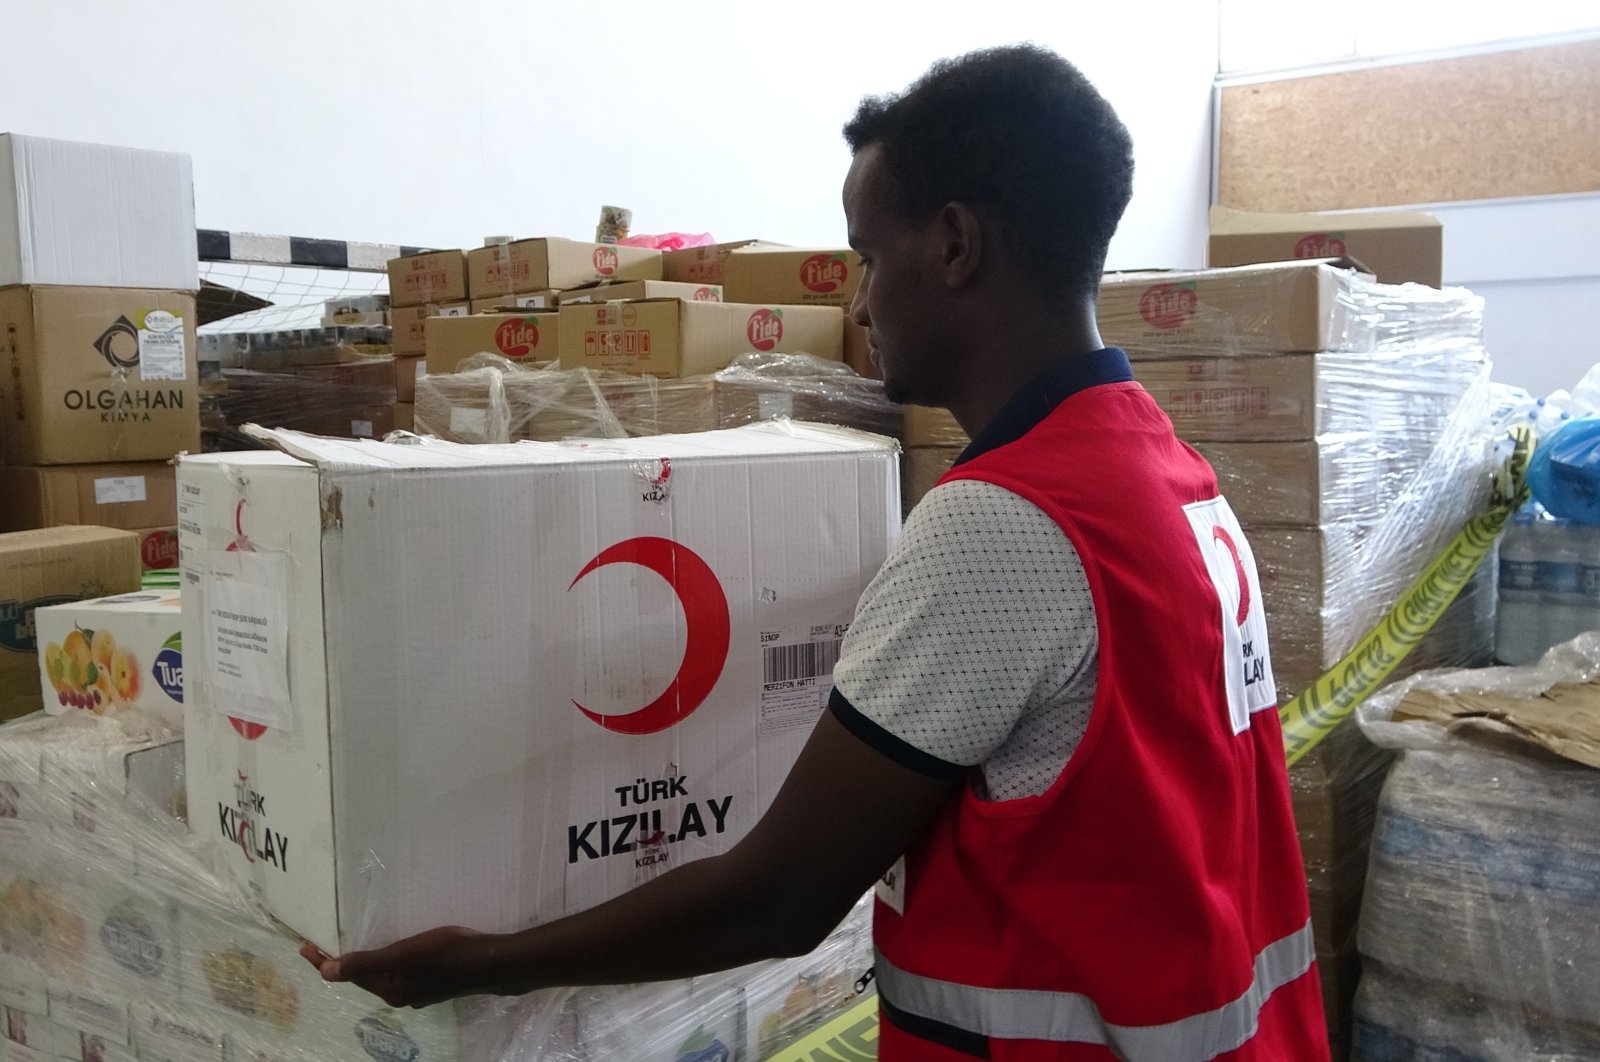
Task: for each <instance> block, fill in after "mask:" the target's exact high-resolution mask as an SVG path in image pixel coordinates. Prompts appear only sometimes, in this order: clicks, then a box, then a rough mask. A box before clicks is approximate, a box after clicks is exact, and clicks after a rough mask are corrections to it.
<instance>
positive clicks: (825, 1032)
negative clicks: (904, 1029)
mask: <svg viewBox="0 0 1600 1062" xmlns="http://www.w3.org/2000/svg"><path fill="white" fill-rule="evenodd" d="M877 1057H878V996H877V993H873V994H872V995H869V996H867V997H866V998H865V999H863V1000H862V1001H861V1002H859V1003H857V1004H856V1005H855V1006H853V1007H851V1008H850V1009H849V1010H847V1011H845V1012H844V1013H843V1014H841V1015H839V1016H838V1017H837V1018H835V1019H833V1020H832V1021H830V1022H829V1023H828V1024H826V1025H824V1026H823V1027H822V1028H820V1029H818V1030H817V1031H816V1032H814V1033H812V1034H811V1035H810V1036H807V1037H805V1038H804V1039H802V1040H796V1041H795V1042H794V1043H792V1044H790V1045H789V1046H788V1047H785V1048H784V1049H783V1050H782V1051H779V1052H778V1053H777V1054H775V1055H768V1056H767V1057H766V1060H765V1062H874V1060H875V1059H876V1058H877Z"/></svg>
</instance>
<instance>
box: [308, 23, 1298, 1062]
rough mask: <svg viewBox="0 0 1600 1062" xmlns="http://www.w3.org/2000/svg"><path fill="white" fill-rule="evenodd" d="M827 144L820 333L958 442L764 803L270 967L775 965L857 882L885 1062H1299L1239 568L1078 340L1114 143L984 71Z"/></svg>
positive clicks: (1239, 545) (388, 976)
mask: <svg viewBox="0 0 1600 1062" xmlns="http://www.w3.org/2000/svg"><path fill="white" fill-rule="evenodd" d="M845 135H846V138H847V139H848V141H849V142H850V146H851V148H852V150H853V151H854V153H855V159H854V162H853V164H852V166H851V168H850V173H849V175H848V177H847V179H846V181H845V186H844V207H845V214H846V217H847V219H848V222H849V229H850V242H851V244H852V246H854V247H855V248H856V249H857V250H858V251H859V252H860V253H861V256H862V260H863V268H864V277H863V280H862V284H861V288H860V291H859V293H858V294H857V296H856V299H855V303H854V305H853V306H852V307H851V315H852V317H853V318H854V319H855V320H856V321H857V322H859V323H860V324H862V325H865V326H866V327H867V328H868V330H869V336H870V344H871V348H872V352H873V357H874V359H875V360H876V361H877V363H878V365H879V366H880V367H881V369H882V371H883V376H884V382H885V387H886V390H887V391H888V393H889V395H890V396H891V397H893V398H894V399H896V400H898V401H903V402H917V403H922V404H927V405H936V406H943V407H945V408H947V409H949V410H950V411H951V412H952V413H953V414H954V416H955V418H956V419H957V420H958V421H959V422H960V423H961V425H962V427H963V428H965V429H966V431H967V432H968V433H969V434H970V435H971V436H972V439H973V443H972V445H971V446H970V447H969V448H968V449H967V451H966V452H965V453H964V454H963V455H962V458H961V460H960V461H959V462H958V463H957V465H956V467H955V468H954V469H953V470H952V471H951V473H950V474H949V475H948V476H947V477H945V479H944V480H943V481H942V482H941V484H940V485H939V486H937V487H935V488H934V490H932V491H931V492H930V493H929V494H928V496H927V497H926V498H925V499H924V500H923V502H922V503H921V504H920V505H919V506H918V507H917V509H916V510H915V511H914V512H913V513H912V514H911V516H910V518H909V520H908V521H907V524H906V527H905V533H904V536H903V539H902V541H901V543H900V545H899V546H898V547H897V549H896V551H895V552H894V554H893V555H892V556H891V557H890V558H889V560H888V561H887V563H886V564H885V566H884V568H883V570H882V571H881V572H880V573H879V574H878V576H877V577H876V578H875V579H874V580H873V582H872V584H871V585H870V586H869V587H868V589H867V591H866V593H865V594H864V595H863V597H862V600H861V603H860V605H859V607H858V609H857V613H856V618H855V622H854V624H853V625H852V627H851V629H850V633H849V636H848V637H847V639H846V641H845V644H844V651H843V656H842V658H841V659H840V661H839V664H838V667H837V669H836V672H835V683H836V689H835V692H834V695H833V698H832V702H831V705H830V710H829V712H828V713H826V714H825V715H824V716H823V718H822V719H821V720H820V721H819V723H818V725H817V728H816V730H815V732H814V734H813V735H812V737H811V739H810V741H809V743H808V744H807V746H806V749H805V751H804V752H803V754H802V755H801V757H800V759H799V761H798V763H797V764H796V766H795V768H794V770H793V772H792V774H791V775H790V777H789V778H788V780H787V781H786V783H785V785H784V786H783V788H782V790H781V791H780V792H779V794H778V796H777V798H776V799H775V801H774V803H773V806H772V808H771V810H770V811H769V812H768V813H767V815H766V816H765V817H764V818H763V819H762V821H761V822H760V823H759V824H758V825H757V826H756V827H755V829H754V830H753V832H752V833H751V834H750V835H749V836H748V837H747V838H746V839H745V840H744V841H742V842H741V843H740V844H738V845H737V846H736V847H735V848H734V849H733V850H732V851H730V852H729V853H728V854H726V855H724V856H721V857H717V858H712V859H705V860H702V861H699V862H696V863H692V864H689V865H686V866H684V867H681V868H679V869H677V870H675V871H673V872H671V873H669V874H666V875H664V876H662V877H661V878H659V879H657V880H655V881H653V882H651V883H650V884H648V885H646V886H644V887H642V888H640V889H637V890H635V891H634V892H632V893H629V894H627V895H625V896H622V897H620V898H618V899H616V900H613V901H611V902H609V903H606V904H603V905H601V906H599V907H596V908H594V909H592V910H590V911H587V912H584V913H582V914H579V915H576V916H573V917H571V918H567V919H563V920H561V921H559V922H556V923H553V924H550V925H545V926H540V927H537V928H535V929H531V930H527V931H525V932H522V933H518V934H514V935H507V936H483V935H478V934H474V933H471V932H470V931H467V930H463V929H457V928H452V929H442V930H435V931H433V932H431V933H427V934H423V935H422V936H420V937H416V938H412V939H411V940H407V941H402V942H400V943H398V944H396V945H394V946H392V947H390V948H386V949H383V950H382V951H379V952H373V953H365V954H357V955H350V956H345V957H343V958H341V959H329V958H327V957H326V956H322V955H320V954H318V953H316V952H315V949H311V948H308V949H307V957H308V958H310V959H311V960H312V961H313V962H317V963H318V964H319V965H320V967H321V969H322V972H323V974H324V975H325V976H327V977H328V978H329V979H331V980H349V981H354V982H355V983H357V984H359V985H361V986H363V987H367V988H370V989H371V990H372V991H374V992H376V993H378V994H379V995H381V996H384V997H385V998H386V999H388V1000H389V1001H390V1002H391V1003H393V1004H423V1003H429V1002H433V1001H436V1000H439V999H443V998H447V997H449V996H453V995H460V994H468V993H476V992H503V993H521V992H526V991H529V990H532V989H535V988H540V987H546V986H552V985H569V984H592V983H612V982H633V981H645V980H656V979H665V978H676V977H685V976H690V975H694V974H700V973H705V972H708V971H712V970H716V969H721V968H726V967H730V966H734V965H738V964H741V963H745V962H750V961H753V960H757V959H762V958H767V957H771V956H780V955H797V954H803V953H805V952H806V951H808V950H810V949H811V948H813V947H814V946H816V944H817V943H818V942H820V941H821V940H822V938H823V937H824V936H825V935H826V934H827V933H828V932H829V930H831V929H832V928H833V927H834V926H835V925H836V924H837V923H838V922H839V920H840V919H841V918H842V917H843V916H844V914H845V913H846V912H847V911H848V910H849V908H850V906H851V904H852V903H853V901H854V900H855V899H856V898H857V897H858V896H860V895H861V893H862V892H864V891H865V890H866V889H867V888H869V887H870V886H871V885H872V884H873V883H874V882H875V881H878V880H879V879H880V878H883V879H884V881H883V882H882V883H880V885H879V888H878V894H879V901H878V904H877V908H876V915H875V938H876V944H877V949H878V961H877V966H876V970H877V976H878V984H879V988H880V996H881V1000H882V1010H883V1016H884V1019H885V1021H884V1025H883V1028H882V1033H881V1037H882V1039H881V1041H880V1057H881V1058H883V1059H885V1060H888V1062H894V1060H911V1059H915V1060H918V1062H939V1060H944V1059H949V1060H955V1059H965V1058H993V1059H1007V1060H1009V1059H1018V1060H1021V1059H1060V1060H1075V1059H1110V1058H1123V1059H1135V1060H1152V1062H1154V1060H1161V1062H1189V1060H1193V1062H1203V1060H1207V1059H1213V1058H1221V1059H1229V1060H1236V1062H1243V1060H1247V1059H1248V1060H1255V1059H1274V1060H1291V1059H1292V1060H1295V1062H1306V1060H1310V1062H1317V1060H1320V1059H1325V1058H1327V1056H1328V1048H1327V1043H1326V1039H1325V1037H1324V1035H1323V1032H1322V1029H1323V1024H1322V1022H1323V1019H1322V1012H1321V1001H1320V995H1319V991H1318V985H1317V980H1316V973H1315V970H1314V969H1313V961H1312V960H1313V949H1312V945H1311V930H1310V924H1309V913H1308V908H1307V902H1306V892H1305V884H1304V879H1303V876H1302V872H1301V867H1300V857H1299V850H1298V845H1297V843H1296V837H1295V832H1294V826H1293V822H1292V819H1291V817H1290V810H1289V801H1288V791H1287V781H1286V775H1285V767H1284V758H1283V746H1282V737H1281V734H1280V732H1279V729H1278V722H1277V717H1276V713H1275V712H1273V711H1271V710H1270V709H1271V708H1272V707H1273V694H1272V681H1271V670H1270V663H1269V662H1268V661H1267V654H1266V638H1265V629H1264V626H1263V621H1262V620H1261V607H1260V592H1259V586H1258V585H1257V583H1256V576H1255V568H1254V562H1253V560H1252V559H1251V555H1250V553H1249V548H1248V545H1247V544H1246V543H1245V542H1244V540H1243V535H1242V534H1241V533H1240V532H1239V530H1238V525H1237V522H1236V521H1235V520H1234V518H1233V514H1232V513H1231V512H1230V511H1229V510H1228V508H1227V504H1226V502H1224V501H1222V500H1221V499H1220V498H1219V497H1218V495H1217V488H1216V481H1215V478H1214V476H1213V475H1212V473H1211V470H1210V468H1209V467H1207V466H1206V464H1205V463H1204V461H1202V460H1201V459H1200V458H1199V457H1198V455H1196V454H1195V453H1194V451H1192V450H1190V449H1189V448H1188V447H1186V446H1184V445H1183V444H1182V443H1180V442H1178V441H1177V440H1176V439H1175V438H1174V437H1173V434H1172V427H1171V424H1170V422H1169V421H1168V420H1167V419H1166V417H1165V416H1164V415H1163V414H1162V413H1161V411H1160V410H1159V408H1157V407H1156V405H1155V404H1154V402H1153V401H1152V400H1151V399H1150V397H1149V395H1148V394H1146V393H1145V392H1144V390H1143V389H1142V388H1140V387H1139V385H1138V384H1137V383H1135V382H1133V377H1132V373H1131V371H1130V368H1129V365H1128V361H1127V359H1126V357H1125V356H1124V355H1123V354H1122V353H1121V352H1120V351H1117V350H1108V349H1104V348H1103V346H1102V344H1101V341H1100V336H1099V334H1098V331H1097V329H1096V326H1095V314H1094V300H1095V295H1096V293H1097V287H1098V280H1099V276H1100V272H1101V270H1102V268H1103V266H1104V261H1105V254H1106V247H1107V244H1108V243H1109V241H1110V239H1111V236H1112V233H1113V232H1114V231H1115V229H1116V226H1117V223H1118V221H1119V220H1120V218H1121V215H1122V211H1123V209H1124V207H1125V206H1126V205H1127V202H1128V199H1129V196H1130V194H1131V185H1132V158H1131V152H1132V148H1131V144H1130V142H1129V139H1128V135H1127V132H1126V130H1125V129H1124V128H1123V126H1122V124H1121V122H1119V121H1118V120H1117V118H1116V116H1115V114H1114V113H1113V112H1112V110H1111V108H1110V107H1109V105H1108V104H1107V103H1106V102H1105V101H1104V100H1103V99H1102V98H1101V97H1100V96H1099V95H1098V94H1097V93H1096V92H1095V91H1094V89H1093V88H1092V87H1091V86H1090V85H1089V83H1088V82H1087V81H1086V80H1085V79H1084V78H1083V77H1082V75H1081V74H1079V73H1078V72H1077V70H1075V69H1074V68H1073V67H1071V66H1070V65H1069V64H1067V63H1066V62H1065V61H1064V60H1062V59H1060V58H1059V57H1057V56H1055V55H1053V54H1052V53H1049V52H1046V51H1043V50H1040V49H1036V48H1031V47H1013V48H1002V49H996V50H993V51H988V52H980V53H975V54H973V55H969V56H966V57H964V58H961V59H957V60H953V61H949V62H944V63H940V64H938V65H936V66H935V67H934V68H933V69H932V70H931V71H930V72H929V73H928V74H927V75H926V76H925V77H924V78H923V79H922V80H921V81H919V82H918V83H917V84H916V85H914V86H912V87H911V88H910V89H909V90H908V91H907V92H906V93H905V94H904V95H903V96H900V97H898V98H891V99H885V100H868V101H867V102H865V103H864V104H863V105H862V107H861V109H860V111H859V112H858V113H857V115H856V117H855V119H854V120H853V121H852V122H851V123H850V124H849V125H848V126H847V127H846V130H845ZM891 867H892V868H893V869H892V870H891ZM886 872H888V873H887V875H886Z"/></svg>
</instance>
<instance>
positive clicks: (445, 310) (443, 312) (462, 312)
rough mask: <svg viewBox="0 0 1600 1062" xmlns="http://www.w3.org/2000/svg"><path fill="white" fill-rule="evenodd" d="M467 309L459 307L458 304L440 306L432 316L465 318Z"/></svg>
mask: <svg viewBox="0 0 1600 1062" xmlns="http://www.w3.org/2000/svg"><path fill="white" fill-rule="evenodd" d="M469 309H470V307H468V306H463V305H459V304H457V305H455V306H441V307H439V309H438V310H437V311H436V312H435V313H434V315H433V316H435V317H465V316H467V311H468V310H469Z"/></svg>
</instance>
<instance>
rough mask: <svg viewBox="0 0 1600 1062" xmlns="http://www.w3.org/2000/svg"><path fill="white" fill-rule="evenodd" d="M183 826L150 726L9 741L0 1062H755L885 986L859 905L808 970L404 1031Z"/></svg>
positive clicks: (447, 1011) (599, 994) (767, 970)
mask: <svg viewBox="0 0 1600 1062" xmlns="http://www.w3.org/2000/svg"><path fill="white" fill-rule="evenodd" d="M185 810H186V809H185V807H184V779H183V751H182V741H181V739H180V738H179V737H178V735H177V734H175V733H174V732H172V731H170V730H168V729H166V728H164V727H162V726H161V725H160V724H158V723H155V722H153V721H151V720H149V719H147V718H146V717H143V716H141V715H139V714H138V713H131V714H128V715H124V716H121V717H119V718H117V719H110V718H96V717H92V716H88V715H86V714H83V713H74V714H69V715H66V716H60V717H51V718H46V717H39V716H36V717H33V718H30V719H27V720H23V721H20V722H17V723H12V724H9V725H6V726H4V727H0V1058H7V1059H8V1060H10V1059H26V1060H28V1062H34V1060H35V1059H44V1060H54V1059H78V1060H82V1062H115V1060H132V1059H138V1060H141V1062H195V1060H204V1062H210V1060H215V1062H431V1060H438V1062H455V1060H458V1059H459V1060H463V1062H498V1060H506V1062H513V1060H515V1062H522V1060H545V1062H602V1060H606V1062H610V1060H618V1059H629V1060H640V1062H653V1060H656V1059H660V1060H662V1062H683V1060H686V1059H694V1060H696V1062H744V1060H748V1062H759V1060H760V1059H763V1058H765V1057H767V1055H769V1054H770V1053H772V1052H774V1051H777V1050H780V1049H781V1048H783V1047H785V1046H787V1045H788V1044H789V1043H792V1042H794V1041H795V1040H797V1039H799V1038H801V1037H803V1036H804V1035H806V1034H807V1033H809V1032H811V1031H812V1030H814V1029H815V1028H817V1027H819V1026H820V1025H822V1024H824V1023H826V1022H827V1021H828V1020H831V1019H832V1018H834V1017H836V1016H838V1015H839V1014H840V1013H842V1012H843V1011H845V1010H846V1009H848V1008H849V1007H851V1006H853V1005H854V1004H856V1003H857V1002H858V1001H859V998H860V997H858V996H857V995H856V992H855V988H854V986H855V983H856V981H857V980H858V979H859V978H860V977H861V976H862V974H863V973H864V972H865V971H866V970H867V968H868V967H869V966H870V965H871V950H872V949H871V939H870V937H871V934H870V916H869V901H868V900H863V901H862V902H861V903H859V904H858V905H857V906H856V908H855V910H854V911H852V913H851V914H850V916H849V917H848V918H847V919H846V920H845V922H844V923H843V924H842V925H840V926H839V928H838V929H836V930H835V931H834V933H833V934H832V935H831V936H830V937H829V938H828V940H827V941H826V942H825V943H824V944H823V945H822V946H821V947H820V948H819V949H818V950H817V951H815V952H813V953H812V954H811V955H809V956H806V957H804V958H800V959H792V960H775V961H772V962H766V963H760V964H756V965H753V966H749V967H745V968H742V969H739V970H734V971H730V972H727V973H724V974H718V975H714V976H709V977H702V978H695V979H693V980H689V981H680V982H671V983H665V984H660V985H645V986H629V987H616V988H589V989H557V990H550V991H546V992H538V993H534V994H532V995H530V996H527V997H524V998H522V999H515V1000H490V999H474V1000H466V1001H462V1002H460V1003H452V1004H444V1005H441V1006H435V1007H430V1008H427V1009H426V1010H422V1011H414V1010H402V1011H395V1010H392V1009H390V1008H388V1007H386V1006H384V1005H383V1003H382V1002H381V1001H380V1000H378V999H376V998H375V997H373V996H370V995H367V994H366V993H364V992H362V991H360V990H359V989H356V988H354V987H352V986H349V985H338V986H333V985H328V984H325V983H324V982H323V981H322V980H321V978H320V977H318V976H317V973H316V971H315V970H313V969H312V968H311V967H310V965H308V964H307V963H306V962H305V961H304V960H303V959H301V958H300V956H299V955H298V954H297V953H296V950H297V948H298V946H299V944H298V941H297V940H296V939H295V938H294V937H293V935H292V934H290V933H288V932H287V931H285V930H282V929H281V928H279V927H277V926H276V925H275V924H274V923H273V922H272V921H271V920H270V919H269V918H267V917H266V916H265V915H264V914H262V913H260V912H259V911H258V909H256V908H255V907H253V906H252V905H251V903H250V901H249V900H247V899H246V898H245V897H244V895H243V894H242V893H240V892H239V891H238V890H237V888H236V887H235V886H234V884H233V883H232V881H231V880H229V879H228V878H226V877H224V876H223V875H221V874H219V873H217V872H216V871H215V870H214V869H213V868H212V867H211V866H210V865H209V864H208V863H207V861H206V857H205V854H204V852H203V850H202V848H201V846H200V845H199V844H198V842H197V841H196V840H195V839H193V838H191V836H190V834H189V832H188V828H187V826H186V825H185V824H184V822H183V821H182V818H181V816H183V815H184V813H185ZM29 1052H33V1053H29Z"/></svg>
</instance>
